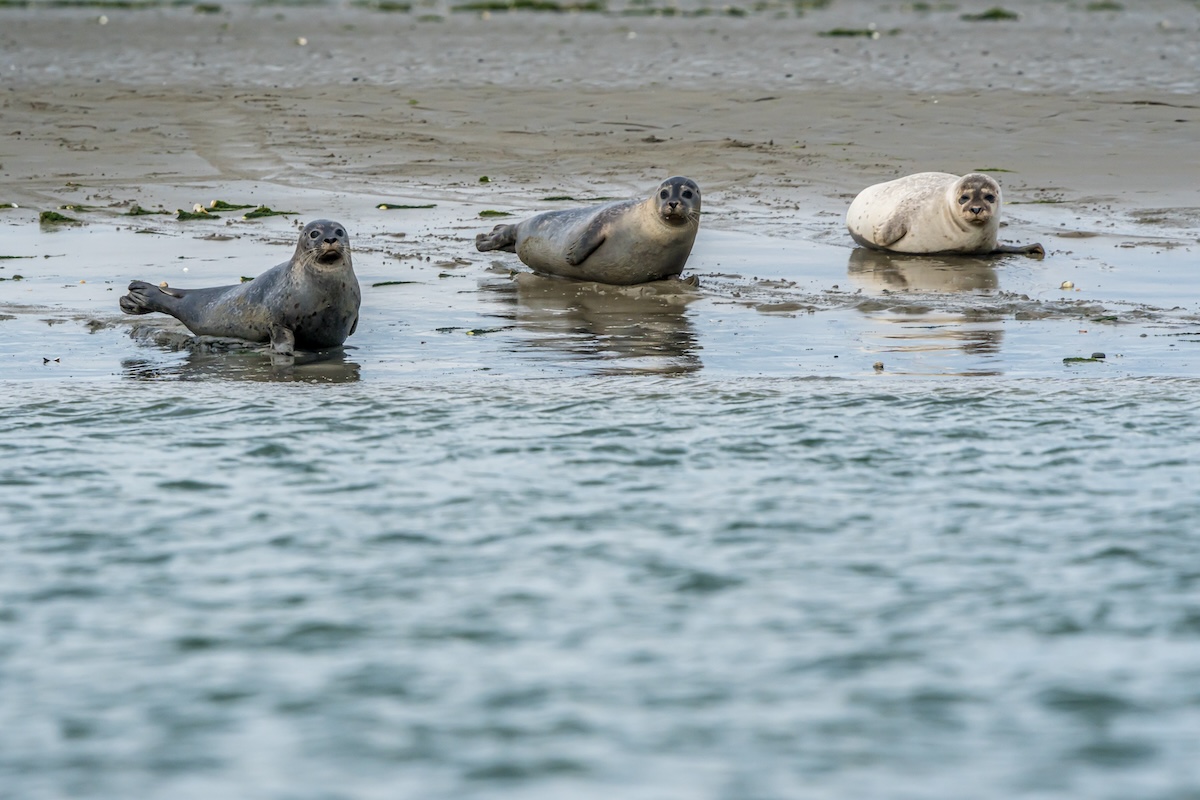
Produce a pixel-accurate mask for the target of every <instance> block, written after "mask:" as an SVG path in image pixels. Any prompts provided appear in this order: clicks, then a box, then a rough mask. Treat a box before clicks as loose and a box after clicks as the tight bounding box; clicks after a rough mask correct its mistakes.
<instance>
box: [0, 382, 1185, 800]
mask: <svg viewBox="0 0 1200 800" xmlns="http://www.w3.org/2000/svg"><path fill="white" fill-rule="evenodd" d="M1197 388H1198V387H1197V384H1196V383H1195V381H1192V380H1186V379H1173V380H1144V379H1120V380H1116V381H1109V380H1096V381H1082V380H1081V381H1074V382H1071V383H1069V384H1062V383H1054V384H1050V383H1046V382H1037V381H1030V382H1024V381H1020V380H1006V381H997V382H987V381H986V380H981V381H980V382H978V383H970V384H963V383H954V384H951V383H941V382H937V381H928V382H926V381H921V380H918V381H912V382H904V381H896V382H893V383H890V384H888V385H887V387H886V390H880V389H879V388H878V385H877V384H871V383H870V382H868V381H842V380H824V379H820V380H814V379H762V380H752V379H749V380H742V381H738V382H737V383H736V384H734V383H732V382H728V381H717V382H706V381H705V380H702V379H700V378H698V377H697V376H673V377H664V378H650V379H645V378H639V379H631V378H625V377H611V378H595V377H587V378H578V379H576V378H569V379H562V380H559V379H554V380H540V379H539V380H514V379H503V380H494V381H493V380H489V379H487V378H470V379H463V380H457V379H454V378H450V379H445V380H441V381H436V382H424V383H415V382H414V383H412V384H396V385H386V386H380V385H373V386H370V387H366V386H364V385H362V384H347V385H317V386H302V385H282V386H281V385H264V384H248V383H241V382H222V381H212V382H196V383H194V384H191V385H189V386H188V387H187V388H186V391H185V390H183V389H181V388H180V386H179V385H178V384H177V383H173V382H157V383H156V382H133V381H126V382H119V383H113V384H95V385H86V386H80V385H63V384H47V383H29V384H9V385H8V387H7V389H8V390H7V391H6V392H5V393H4V395H3V397H2V398H0V455H2V458H0V685H3V687H4V688H3V691H2V692H0V797H21V798H57V797H74V798H110V797H141V798H158V797H163V798H166V797H170V798H174V799H178V798H201V797H204V798H208V797H214V796H237V797H242V798H343V797H344V798H376V797H378V798H384V797H387V798H393V797H423V798H476V797H478V798H490V797H502V796H503V797H508V796H512V797H521V798H561V797H573V798H609V797H623V798H689V799H694V798H713V799H714V800H726V799H728V800H733V799H734V798H749V797H754V798H791V797H815V798H826V797H827V798H847V797H876V798H917V797H920V798H929V797H966V796H970V797H983V798H993V797H994V798H1010V797H1014V796H1030V797H1046V798H1052V797H1053V798H1057V797H1061V798H1068V797H1069V798H1078V797H1088V798H1123V797H1139V798H1182V797H1193V796H1196V794H1197V792H1200V758H1197V757H1196V755H1197V750H1196V742H1197V741H1200V738H1198V735H1200V733H1198V732H1200V691H1198V690H1197V688H1196V687H1197V686H1200V666H1197V665H1200V600H1197V598H1198V597H1200V591H1198V590H1200V543H1198V542H1200V540H1198V539H1197V536H1196V533H1195V521H1196V519H1198V518H1200V500H1198V499H1197V493H1196V491H1195V487H1196V485H1197V479H1198V478H1200V470H1198V467H1197V464H1198V463H1200V433H1198V431H1200V426H1198V425H1197V424H1196V423H1197V418H1198V414H1200V400H1198V399H1197V398H1200V394H1198V393H1197Z"/></svg>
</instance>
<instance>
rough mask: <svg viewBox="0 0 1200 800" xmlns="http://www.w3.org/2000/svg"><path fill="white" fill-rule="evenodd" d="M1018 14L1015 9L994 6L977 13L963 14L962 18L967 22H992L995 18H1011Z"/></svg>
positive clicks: (1016, 16)
mask: <svg viewBox="0 0 1200 800" xmlns="http://www.w3.org/2000/svg"><path fill="white" fill-rule="evenodd" d="M1018 17H1019V15H1018V14H1017V12H1015V11H1009V10H1007V9H1004V8H1000V7H998V6H997V7H995V8H989V9H988V10H987V11H981V12H979V13H978V14H963V15H962V18H963V19H965V20H966V21H967V22H994V21H997V20H1013V19H1017V18H1018Z"/></svg>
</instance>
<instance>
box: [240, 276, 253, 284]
mask: <svg viewBox="0 0 1200 800" xmlns="http://www.w3.org/2000/svg"><path fill="white" fill-rule="evenodd" d="M252 280H254V278H247V277H246V276H245V275H243V276H242V278H241V281H242V283H249V282H250V281H252Z"/></svg>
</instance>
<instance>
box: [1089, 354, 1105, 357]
mask: <svg viewBox="0 0 1200 800" xmlns="http://www.w3.org/2000/svg"><path fill="white" fill-rule="evenodd" d="M1092 358H1104V353H1092Z"/></svg>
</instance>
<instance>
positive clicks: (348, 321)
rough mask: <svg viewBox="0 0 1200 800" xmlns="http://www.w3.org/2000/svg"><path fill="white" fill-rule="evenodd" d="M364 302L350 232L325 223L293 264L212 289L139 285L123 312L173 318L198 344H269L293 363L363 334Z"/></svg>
mask: <svg viewBox="0 0 1200 800" xmlns="http://www.w3.org/2000/svg"><path fill="white" fill-rule="evenodd" d="M361 298H362V293H361V290H360V289H359V286H358V278H356V277H355V275H354V267H353V265H352V263H351V259H350V237H349V236H348V235H347V233H346V229H345V227H343V226H342V225H340V224H338V223H337V222H332V221H330V220H327V219H319V220H315V221H313V222H310V223H308V224H307V225H305V226H304V230H302V231H301V232H300V241H299V242H298V243H297V244H296V252H295V253H293V254H292V257H291V259H290V260H288V261H285V262H283V263H282V264H279V265H277V266H275V267H272V268H271V269H269V270H267V271H266V272H264V273H263V274H262V275H259V276H258V277H257V278H255V279H254V280H252V281H249V282H247V283H241V284H238V285H236V286H217V287H213V288H210V289H176V288H174V287H167V286H166V284H163V285H162V286H155V285H154V284H152V283H146V282H145V281H134V282H133V283H131V284H129V294H127V295H125V296H124V297H122V298H121V299H120V305H121V310H122V311H124V312H125V313H126V314H149V313H152V312H155V311H157V312H161V313H163V314H170V315H171V316H172V317H175V319H177V320H179V321H180V322H182V323H183V324H184V325H186V326H187V328H188V330H190V331H191V332H192V333H194V334H196V335H198V336H228V337H233V338H237V339H246V340H248V341H251V342H270V343H271V349H272V350H274V351H275V352H276V353H279V354H280V355H291V354H292V353H294V352H295V350H296V348H300V349H304V350H323V349H327V348H330V347H340V346H341V345H342V343H344V342H345V341H346V338H347V337H348V336H350V335H351V334H353V333H354V331H355V329H356V328H357V327H358V308H359V304H360V302H361Z"/></svg>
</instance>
